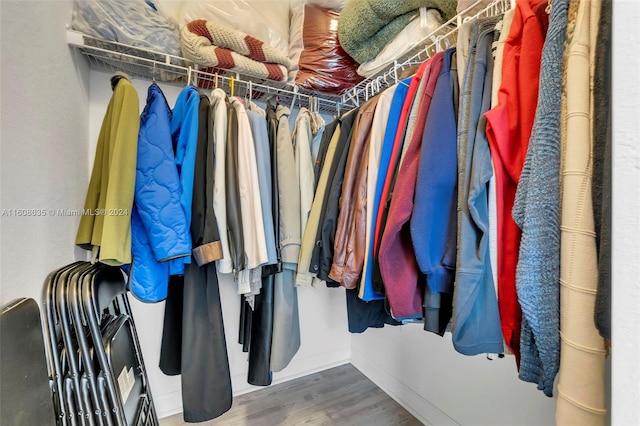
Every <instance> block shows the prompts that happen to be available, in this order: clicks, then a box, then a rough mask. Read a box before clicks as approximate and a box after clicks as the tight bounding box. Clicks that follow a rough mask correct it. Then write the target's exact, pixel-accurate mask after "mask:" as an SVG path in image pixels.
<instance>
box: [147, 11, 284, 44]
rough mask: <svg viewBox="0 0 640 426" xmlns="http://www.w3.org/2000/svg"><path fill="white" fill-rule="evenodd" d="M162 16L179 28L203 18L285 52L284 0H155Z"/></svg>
mask: <svg viewBox="0 0 640 426" xmlns="http://www.w3.org/2000/svg"><path fill="white" fill-rule="evenodd" d="M155 3H156V4H157V6H158V9H159V10H160V12H161V13H162V14H163V15H166V16H168V17H169V18H171V19H173V20H174V21H175V22H176V23H177V24H178V25H179V26H180V28H182V27H183V26H184V25H186V24H187V23H189V22H191V21H195V20H198V19H203V20H205V21H213V22H215V23H216V24H218V25H222V26H225V27H228V28H234V29H236V30H238V31H242V32H243V33H247V34H249V35H250V36H253V37H255V38H257V39H258V40H261V41H263V42H265V43H267V44H269V45H271V46H273V47H275V48H276V49H278V50H281V51H282V52H284V53H285V55H286V54H288V53H289V2H288V1H287V0H215V1H211V0H209V1H203V0H193V1H192V0H181V1H176V0H158V1H156V2H155Z"/></svg>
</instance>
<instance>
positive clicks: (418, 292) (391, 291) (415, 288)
mask: <svg viewBox="0 0 640 426" xmlns="http://www.w3.org/2000/svg"><path fill="white" fill-rule="evenodd" d="M443 56H444V54H443V52H438V53H436V54H435V55H434V56H433V57H432V58H431V59H430V60H429V61H428V62H427V66H426V68H425V70H424V74H423V77H422V78H424V79H426V84H425V89H424V92H423V93H419V94H418V95H419V96H420V95H422V97H421V98H420V103H419V106H418V115H417V118H416V121H415V127H414V130H413V135H412V136H411V140H410V141H409V146H408V148H407V152H406V153H405V156H404V161H403V162H402V164H401V165H400V169H399V170H398V176H397V179H396V183H395V186H394V188H393V197H392V198H391V204H390V206H389V215H388V217H387V223H386V226H385V229H384V232H383V235H382V242H381V244H380V252H379V254H378V263H379V265H380V273H381V274H382V281H383V282H384V287H385V291H386V295H387V298H388V299H389V305H390V306H391V315H392V316H393V317H394V318H396V319H402V318H412V317H421V316H422V293H423V291H422V289H421V286H420V285H419V282H418V277H419V273H418V271H419V268H418V263H417V261H416V256H415V253H414V250H413V243H412V242H411V232H410V228H409V219H410V218H411V213H412V211H413V196H414V194H415V189H416V179H417V177H418V166H419V164H420V150H421V148H422V139H423V133H424V128H425V124H426V121H427V114H428V112H429V107H430V105H431V99H432V97H433V92H434V91H435V87H436V82H437V80H438V75H439V74H440V69H441V68H442V59H443ZM421 69H422V67H421ZM385 187H386V185H385ZM383 197H384V194H383ZM423 284H424V283H423Z"/></svg>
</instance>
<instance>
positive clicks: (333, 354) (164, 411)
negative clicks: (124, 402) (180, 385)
mask: <svg viewBox="0 0 640 426" xmlns="http://www.w3.org/2000/svg"><path fill="white" fill-rule="evenodd" d="M350 355H351V347H350V346H344V347H339V348H334V349H332V350H330V351H327V352H322V353H319V354H313V355H309V356H306V357H300V358H299V357H297V356H295V357H294V358H293V360H291V363H290V364H289V365H288V366H287V368H285V369H284V370H282V371H281V372H279V373H274V375H273V383H272V385H276V384H278V383H284V382H288V381H289V380H293V379H297V378H298V377H303V376H307V375H309V374H313V373H317V372H318V371H323V370H327V369H329V368H333V367H337V366H339V365H343V364H347V363H349V362H350V361H351V359H350ZM231 385H232V387H233V396H234V397H236V396H239V395H243V394H245V393H249V392H254V391H257V390H260V389H264V387H263V386H253V385H250V384H249V383H247V372H246V371H243V372H239V373H236V374H233V375H232V376H231ZM154 395H155V394H154ZM153 401H154V404H155V407H156V412H157V414H158V418H160V419H161V418H164V417H169V416H173V415H175V414H178V413H181V412H182V394H181V392H180V391H175V392H170V393H168V394H164V395H159V396H154V398H153Z"/></svg>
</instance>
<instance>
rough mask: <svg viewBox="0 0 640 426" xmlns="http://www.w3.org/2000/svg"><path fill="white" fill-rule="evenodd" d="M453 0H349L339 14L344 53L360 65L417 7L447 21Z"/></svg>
mask: <svg viewBox="0 0 640 426" xmlns="http://www.w3.org/2000/svg"><path fill="white" fill-rule="evenodd" d="M456 6H457V0H349V1H348V2H347V3H346V4H345V6H344V9H343V10H342V12H341V14H340V23H339V34H340V42H341V43H342V46H343V47H344V50H345V51H346V52H347V53H348V54H349V55H351V57H352V58H353V59H355V60H356V61H358V62H359V63H361V64H363V63H365V62H367V61H372V60H374V59H375V58H376V56H378V54H379V53H380V52H381V51H382V49H384V47H385V46H386V45H388V44H389V43H390V42H391V41H392V40H393V38H394V37H395V36H396V35H398V33H399V32H400V31H402V30H403V29H404V28H405V27H406V26H407V25H408V24H409V22H411V21H412V20H413V19H414V18H415V17H416V16H417V15H418V10H419V9H420V8H421V7H425V8H427V9H437V10H438V11H439V12H440V15H442V18H443V19H444V20H445V21H447V20H449V19H450V18H452V17H453V16H455V14H456Z"/></svg>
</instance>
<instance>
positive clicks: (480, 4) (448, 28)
mask: <svg viewBox="0 0 640 426" xmlns="http://www.w3.org/2000/svg"><path fill="white" fill-rule="evenodd" d="M514 3H515V0H478V1H476V2H475V3H474V4H473V5H471V6H470V7H468V8H467V9H466V10H464V11H462V12H461V13H459V14H458V15H456V16H455V17H453V18H452V19H450V20H449V21H447V22H445V23H444V24H443V25H441V26H440V27H439V28H437V29H436V30H435V31H433V32H431V33H430V34H429V35H427V36H426V37H425V38H424V39H423V40H422V41H421V42H420V43H418V44H417V45H416V47H415V48H413V49H411V50H410V51H409V52H407V53H406V54H404V55H402V57H400V58H399V59H398V60H396V61H395V62H394V64H393V66H391V67H390V68H389V69H388V70H387V71H381V72H379V73H378V74H376V75H374V76H373V77H371V78H368V79H365V80H363V81H362V82H360V83H359V84H357V85H356V86H354V87H353V88H351V89H349V90H347V91H346V92H345V93H344V94H342V95H327V94H319V93H316V92H312V91H309V90H305V89H301V88H299V87H298V86H296V85H294V84H293V83H288V82H285V83H281V82H275V81H271V80H265V79H263V78H259V77H254V76H251V75H246V74H239V73H234V72H230V71H226V70H222V69H215V68H209V67H201V66H198V65H197V64H194V63H192V62H190V61H188V60H186V59H184V58H181V57H179V56H173V55H169V54H166V53H162V52H157V51H153V50H149V49H145V48H140V47H135V46H130V45H126V44H123V43H118V42H113V41H107V40H103V39H100V38H96V37H93V36H90V35H86V34H82V33H80V32H77V31H73V30H67V43H68V44H69V45H70V46H73V47H75V48H77V49H79V51H80V52H81V53H82V54H83V55H84V56H85V57H86V58H87V60H88V62H89V66H90V68H91V69H94V70H97V71H103V72H108V73H112V72H116V71H123V72H125V73H127V74H128V75H129V76H131V77H133V78H140V79H143V80H147V81H158V82H162V83H165V84H171V85H175V86H184V85H187V84H194V85H196V86H198V87H200V88H202V89H208V90H211V89H213V88H215V87H220V88H223V89H225V91H226V92H227V93H229V94H235V95H239V96H245V97H250V98H251V99H257V100H266V99H269V98H272V97H273V98H275V97H277V98H278V102H280V103H282V104H284V105H290V107H291V108H294V107H296V106H297V107H307V108H309V109H312V110H317V111H320V112H324V113H329V114H336V115H339V114H340V112H341V111H346V110H349V109H352V108H355V107H357V106H360V105H361V104H362V103H363V102H365V101H367V100H368V99H369V97H370V96H374V95H375V94H376V93H377V92H379V91H380V90H382V89H383V88H384V87H387V86H390V85H391V84H393V83H395V82H397V81H398V78H399V76H400V73H401V72H402V71H403V70H405V69H406V68H408V67H410V66H412V65H414V64H417V63H420V62H423V61H425V60H426V59H427V58H429V57H430V56H431V55H433V54H434V53H435V52H437V51H439V50H443V49H446V48H448V47H450V46H454V45H455V43H456V35H457V30H458V27H460V25H462V23H463V22H466V21H468V20H472V19H476V18H481V17H490V16H497V15H500V14H503V13H505V12H506V11H507V10H509V9H511V8H512V7H514Z"/></svg>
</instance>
